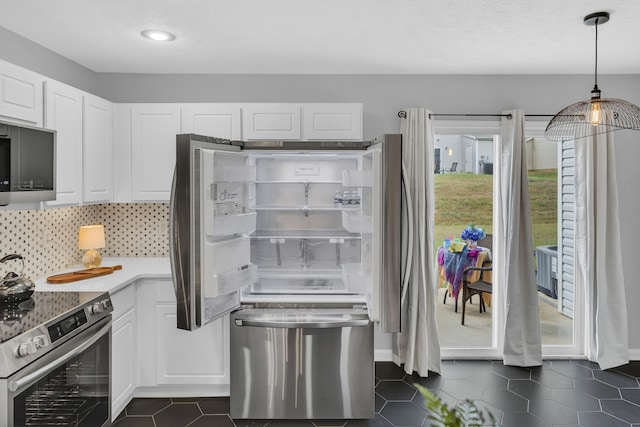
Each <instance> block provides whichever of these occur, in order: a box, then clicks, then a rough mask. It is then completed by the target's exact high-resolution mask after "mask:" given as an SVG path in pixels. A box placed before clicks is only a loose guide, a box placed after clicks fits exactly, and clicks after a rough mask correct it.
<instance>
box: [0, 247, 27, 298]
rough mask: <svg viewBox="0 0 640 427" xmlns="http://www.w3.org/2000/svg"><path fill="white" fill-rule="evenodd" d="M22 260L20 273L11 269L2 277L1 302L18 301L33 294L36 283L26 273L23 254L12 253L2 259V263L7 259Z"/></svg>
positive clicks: (0, 286) (0, 282) (0, 260)
mask: <svg viewBox="0 0 640 427" xmlns="http://www.w3.org/2000/svg"><path fill="white" fill-rule="evenodd" d="M12 260H20V262H21V263H22V268H21V269H20V272H19V273H15V272H13V271H9V272H8V273H7V274H5V276H4V277H3V278H2V279H0V302H4V303H17V302H20V301H24V300H25V299H27V298H29V297H30V296H31V295H33V291H35V287H36V284H35V283H34V282H33V280H31V279H29V278H28V277H25V275H24V258H22V255H18V254H10V255H7V256H5V257H3V258H2V259H0V264H4V263H5V262H7V261H12Z"/></svg>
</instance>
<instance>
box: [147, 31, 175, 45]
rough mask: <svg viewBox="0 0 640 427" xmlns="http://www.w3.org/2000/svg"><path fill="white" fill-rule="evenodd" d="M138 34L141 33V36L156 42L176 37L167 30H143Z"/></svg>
mask: <svg viewBox="0 0 640 427" xmlns="http://www.w3.org/2000/svg"><path fill="white" fill-rule="evenodd" d="M140 34H142V36H143V37H146V38H148V39H149V40H153V41H157V42H170V41H172V40H175V39H176V36H174V35H173V34H171V33H170V32H168V31H163V30H144V31H142V32H141V33H140Z"/></svg>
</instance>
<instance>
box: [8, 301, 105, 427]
mask: <svg viewBox="0 0 640 427" xmlns="http://www.w3.org/2000/svg"><path fill="white" fill-rule="evenodd" d="M112 310H113V308H112V306H111V300H110V298H109V295H108V294H106V293H89V292H34V293H33V295H32V296H31V297H30V298H27V299H24V300H21V301H19V302H13V303H3V304H0V427H18V426H54V425H55V426H106V425H110V422H111V415H110V412H111V411H110V408H111V402H110V389H111V370H110V364H111V363H110V357H111V333H110V332H111V311H112Z"/></svg>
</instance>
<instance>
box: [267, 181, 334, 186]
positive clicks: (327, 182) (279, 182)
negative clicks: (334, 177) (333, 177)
mask: <svg viewBox="0 0 640 427" xmlns="http://www.w3.org/2000/svg"><path fill="white" fill-rule="evenodd" d="M256 184H302V185H306V184H331V185H336V184H337V185H341V184H342V181H286V180H280V181H275V180H273V181H266V180H265V181H256Z"/></svg>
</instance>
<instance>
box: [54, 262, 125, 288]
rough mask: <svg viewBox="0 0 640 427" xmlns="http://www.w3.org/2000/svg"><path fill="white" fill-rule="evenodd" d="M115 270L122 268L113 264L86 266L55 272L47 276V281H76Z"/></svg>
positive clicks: (58, 282) (57, 282)
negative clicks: (74, 269) (59, 272)
mask: <svg viewBox="0 0 640 427" xmlns="http://www.w3.org/2000/svg"><path fill="white" fill-rule="evenodd" d="M115 270H122V266H121V265H114V266H113V267H96V268H87V269H86V270H79V271H72V272H70V273H62V274H55V275H53V276H49V277H47V283H53V284H62V283H70V282H77V281H78V280H84V279H91V278H94V277H98V276H104V275H106V274H111V273H113V272H114V271H115Z"/></svg>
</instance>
